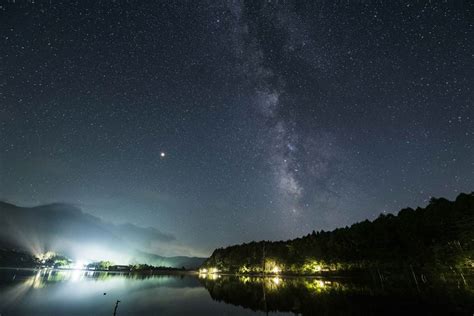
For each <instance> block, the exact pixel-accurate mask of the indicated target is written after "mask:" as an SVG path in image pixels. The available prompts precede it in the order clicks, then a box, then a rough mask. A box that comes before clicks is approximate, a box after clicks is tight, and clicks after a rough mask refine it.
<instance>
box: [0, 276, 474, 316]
mask: <svg viewBox="0 0 474 316" xmlns="http://www.w3.org/2000/svg"><path fill="white" fill-rule="evenodd" d="M463 277H464V276H463ZM471 281H472V279H470V278H469V277H465V278H462V277H454V278H448V279H447V278H445V277H444V276H443V278H442V280H441V281H436V282H435V281H430V280H427V279H426V278H425V277H424V278H423V280H421V279H420V280H417V282H418V284H417V283H415V281H414V280H413V279H412V280H410V279H406V280H405V279H403V278H402V279H399V278H395V277H392V276H382V278H380V277H378V278H371V279H370V278H369V279H365V280H364V281H361V280H358V279H354V278H351V279H315V278H281V277H267V278H257V277H235V276H217V275H200V276H197V275H196V276H193V275H181V276H177V275H169V276H137V275H126V274H116V273H105V272H99V273H98V272H95V273H93V272H86V271H51V270H41V271H34V270H16V269H15V270H12V269H1V270H0V315H1V316H8V315H113V312H114V306H115V303H116V301H117V300H120V303H119V305H118V309H117V315H265V314H266V313H268V314H272V315H273V314H276V315H279V314H282V315H283V314H304V315H452V314H465V315H473V313H474V293H473V290H472V287H471V286H470V284H469V282H471ZM439 282H441V283H439ZM104 293H105V295H104Z"/></svg>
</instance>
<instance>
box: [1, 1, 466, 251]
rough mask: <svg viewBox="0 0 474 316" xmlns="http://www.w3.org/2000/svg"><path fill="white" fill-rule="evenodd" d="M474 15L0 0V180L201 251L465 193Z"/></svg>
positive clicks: (440, 6)
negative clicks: (159, 233) (170, 237)
mask: <svg viewBox="0 0 474 316" xmlns="http://www.w3.org/2000/svg"><path fill="white" fill-rule="evenodd" d="M395 2H396V3H395ZM335 3H336V4H335ZM473 20H474V19H473V11H472V5H470V4H469V1H465V2H463V1H447V2H445V1H426V2H424V1H409V2H405V3H403V2H398V1H294V2H291V1H275V0H274V1H248V2H240V1H237V0H235V1H208V2H207V1H179V2H178V1H176V2H168V1H144V0H142V1H140V0H137V1H56V0H51V1H39V0H36V1H35V3H30V2H22V1H17V2H16V3H13V2H10V3H5V2H3V4H2V5H1V8H0V133H1V134H0V199H2V200H5V201H9V202H12V203H15V204H17V205H22V206H34V205H40V204H45V203H51V202H64V203H69V204H73V205H75V206H78V207H80V208H81V209H82V210H83V211H85V212H88V213H90V214H93V215H96V216H99V217H100V218H102V219H104V220H105V221H110V222H113V223H126V222H130V223H133V224H136V225H139V226H144V227H148V226H151V227H154V228H156V229H158V230H159V231H162V232H164V233H167V234H171V235H173V236H175V237H176V240H177V241H176V244H174V245H173V247H172V249H171V250H170V251H169V253H168V254H195V255H209V254H210V253H211V252H212V250H213V249H214V248H216V247H221V246H226V245H229V244H235V243H241V242H249V241H252V240H261V239H267V240H269V239H270V240H280V239H288V238H294V237H298V236H301V235H305V234H307V233H310V232H311V231H312V230H321V229H324V230H330V229H334V228H336V227H340V226H345V225H350V224H351V223H353V222H355V221H361V220H364V219H366V218H369V219H373V218H375V217H377V216H378V214H380V213H383V212H397V211H398V210H400V209H401V208H403V207H407V206H412V207H416V206H424V205H426V204H427V202H428V200H429V199H430V197H431V196H437V197H439V196H443V197H446V198H450V199H452V198H454V197H455V196H456V195H457V194H458V193H460V192H471V191H472V190H473V189H474V122H473V120H474V108H473V96H474V95H473V91H472V89H473V86H474V85H473V44H472V43H473V42H474V37H473V32H472V31H473Z"/></svg>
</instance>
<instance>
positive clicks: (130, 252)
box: [0, 202, 205, 268]
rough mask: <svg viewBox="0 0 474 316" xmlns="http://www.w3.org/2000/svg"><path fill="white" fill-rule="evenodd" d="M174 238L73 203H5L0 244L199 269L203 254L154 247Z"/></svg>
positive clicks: (35, 251) (0, 207)
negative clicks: (182, 253)
mask: <svg viewBox="0 0 474 316" xmlns="http://www.w3.org/2000/svg"><path fill="white" fill-rule="evenodd" d="M175 239H176V238H175V237H174V236H172V235H170V234H167V233H163V232H161V231H159V230H157V229H155V228H151V227H148V228H143V227H139V226H136V225H133V224H122V225H114V224H112V223H109V222H106V221H103V220H101V219H100V218H98V217H95V216H93V215H90V214H87V213H84V212H82V210H80V209H79V208H77V207H75V206H72V205H69V204H59V203H58V204H48V205H41V206H37V207H31V208H29V207H19V206H16V205H13V204H10V203H6V202H0V246H1V247H3V248H9V249H13V248H16V249H21V250H24V251H26V252H28V253H30V254H32V255H37V254H40V253H44V252H46V251H54V252H57V253H61V254H64V255H66V256H68V257H71V258H73V259H76V260H79V259H80V260H102V259H104V260H105V259H106V260H112V261H114V262H117V263H123V264H125V263H147V264H151V265H156V266H171V267H182V266H184V267H186V268H196V267H198V266H200V264H201V263H202V262H203V261H204V260H205V258H199V257H185V256H178V257H163V256H160V255H158V254H154V253H151V252H150V248H151V245H154V244H157V243H162V244H163V243H165V244H166V243H172V242H174V241H175Z"/></svg>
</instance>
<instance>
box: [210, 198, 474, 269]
mask: <svg viewBox="0 0 474 316" xmlns="http://www.w3.org/2000/svg"><path fill="white" fill-rule="evenodd" d="M410 265H417V266H431V267H437V266H438V267H439V266H447V267H457V268H465V267H469V268H474V193H471V194H460V195H459V196H458V197H457V198H456V200H455V201H448V200H446V199H444V198H439V199H435V198H433V199H431V201H430V203H429V205H428V206H427V207H425V208H417V209H416V210H414V209H411V208H406V209H403V210H401V211H400V212H399V213H398V215H396V216H395V215H392V214H388V215H384V214H381V215H380V216H379V217H378V218H377V219H375V220H374V221H372V222H370V221H368V220H366V221H363V222H360V223H356V224H353V225H352V226H351V227H345V228H339V229H336V230H334V231H331V232H324V231H320V232H314V231H313V232H312V233H311V234H309V235H307V236H304V237H302V238H297V239H293V240H288V241H277V242H267V241H260V242H251V243H248V244H243V245H235V246H230V247H227V248H220V249H216V250H215V251H214V252H213V254H212V255H211V257H210V258H209V259H208V260H206V262H205V263H204V265H203V267H204V268H217V269H219V270H221V271H228V272H240V273H261V272H262V271H263V270H265V272H266V273H267V272H268V273H272V272H280V271H281V272H285V273H294V274H314V273H319V272H324V271H342V270H352V269H361V268H367V267H371V266H376V267H379V266H383V267H392V268H401V267H406V266H410Z"/></svg>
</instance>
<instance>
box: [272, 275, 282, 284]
mask: <svg viewBox="0 0 474 316" xmlns="http://www.w3.org/2000/svg"><path fill="white" fill-rule="evenodd" d="M272 281H273V283H275V284H276V285H280V283H281V279H280V278H279V277H274V278H273V279H272Z"/></svg>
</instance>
